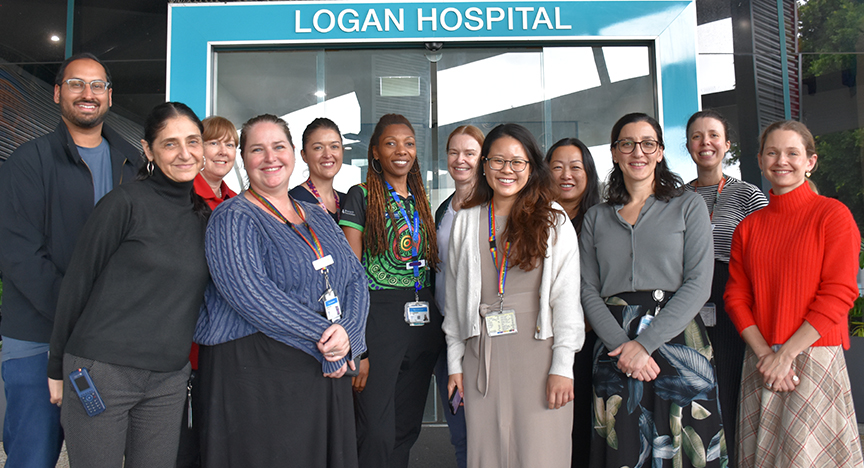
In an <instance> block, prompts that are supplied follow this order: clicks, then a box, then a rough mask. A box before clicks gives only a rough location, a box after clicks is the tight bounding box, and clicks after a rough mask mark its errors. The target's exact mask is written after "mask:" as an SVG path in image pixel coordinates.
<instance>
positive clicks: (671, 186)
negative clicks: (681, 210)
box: [606, 112, 684, 205]
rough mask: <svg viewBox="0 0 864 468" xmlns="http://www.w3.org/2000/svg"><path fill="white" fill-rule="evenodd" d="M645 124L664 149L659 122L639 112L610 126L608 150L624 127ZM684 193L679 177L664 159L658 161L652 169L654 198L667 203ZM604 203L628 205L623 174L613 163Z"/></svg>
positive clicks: (628, 197)
mask: <svg viewBox="0 0 864 468" xmlns="http://www.w3.org/2000/svg"><path fill="white" fill-rule="evenodd" d="M637 122H646V123H648V124H649V125H651V128H653V129H654V133H655V134H657V143H659V144H660V148H661V149H662V148H664V147H665V145H664V144H663V129H662V128H661V127H660V122H657V120H656V119H655V118H654V117H651V116H650V115H648V114H643V113H641V112H634V113H632V114H627V115H625V116H624V117H621V118H620V119H618V121H617V122H615V125H614V126H612V136H611V141H610V149H612V150H614V149H615V142H616V141H618V136H619V135H620V134H621V130H622V129H623V128H624V126H626V125H629V124H631V123H637ZM683 193H684V181H683V180H681V177H680V176H679V175H678V174H676V173H674V172H672V171H670V170H669V165H668V164H666V158H665V157H664V158H663V159H661V160H660V162H658V163H657V166H655V168H654V198H656V199H658V200H660V201H664V202H668V201H669V200H671V199H673V198H675V197H678V196H681V195H682V194H683ZM606 201H607V202H608V203H611V204H613V205H626V204H627V203H630V192H628V191H627V187H626V186H625V185H624V173H623V172H622V171H621V167H620V166H619V165H618V164H617V163H614V164H612V172H610V173H609V183H608V184H607V185H606Z"/></svg>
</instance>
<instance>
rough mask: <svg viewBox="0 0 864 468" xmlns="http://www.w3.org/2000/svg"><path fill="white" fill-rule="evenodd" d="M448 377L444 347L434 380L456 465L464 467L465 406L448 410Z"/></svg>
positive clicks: (466, 439) (466, 434) (465, 448)
mask: <svg viewBox="0 0 864 468" xmlns="http://www.w3.org/2000/svg"><path fill="white" fill-rule="evenodd" d="M448 379H449V375H448V374H447V348H446V347H445V348H444V349H443V350H442V351H441V354H440V355H439V356H438V363H437V364H435V380H437V381H438V394H439V395H441V406H443V407H444V417H445V418H447V427H449V428H450V443H451V444H453V448H454V449H456V465H458V466H459V468H465V467H466V466H467V465H468V430H467V429H466V428H465V408H459V411H457V412H456V414H455V415H454V414H453V413H451V412H450V403H449V401H448V398H449V395H448V394H447V380H448ZM457 391H458V390H457Z"/></svg>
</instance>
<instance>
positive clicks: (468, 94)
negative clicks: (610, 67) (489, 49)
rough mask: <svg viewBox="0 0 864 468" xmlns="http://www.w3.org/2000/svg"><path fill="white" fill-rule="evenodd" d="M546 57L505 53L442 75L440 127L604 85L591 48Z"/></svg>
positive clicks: (549, 52)
mask: <svg viewBox="0 0 864 468" xmlns="http://www.w3.org/2000/svg"><path fill="white" fill-rule="evenodd" d="M543 54H544V55H541V53H539V52H529V53H506V54H501V55H496V56H494V57H489V58H486V59H483V60H478V61H476V62H471V63H467V64H465V65H460V66H456V67H452V68H448V69H446V70H442V71H439V72H438V121H439V124H440V125H448V124H451V123H454V122H461V121H464V120H469V119H472V118H474V117H477V116H481V115H487V114H492V113H495V112H500V111H503V110H507V109H513V108H516V107H521V106H526V105H529V104H534V103H536V102H542V101H544V100H546V99H554V98H556V97H560V96H565V95H568V94H572V93H575V92H578V91H582V90H585V89H589V88H593V87H597V86H600V77H599V74H598V72H597V68H596V67H595V66H594V56H593V54H592V52H591V48H590V47H560V48H558V47H556V48H546V49H544V50H543ZM587 64H590V65H591V66H588V65H587ZM544 79H545V87H544ZM544 88H545V89H544Z"/></svg>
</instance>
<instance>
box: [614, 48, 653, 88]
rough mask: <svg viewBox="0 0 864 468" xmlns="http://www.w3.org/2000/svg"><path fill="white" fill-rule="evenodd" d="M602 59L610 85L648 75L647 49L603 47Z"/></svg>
mask: <svg viewBox="0 0 864 468" xmlns="http://www.w3.org/2000/svg"><path fill="white" fill-rule="evenodd" d="M603 58H604V60H605V61H606V70H607V71H608V72H609V80H610V81H611V82H612V83H616V82H618V81H624V80H629V79H631V78H638V77H640V76H646V75H648V73H649V65H648V48H647V47H604V48H603Z"/></svg>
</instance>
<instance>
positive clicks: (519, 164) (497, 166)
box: [486, 158, 528, 172]
mask: <svg viewBox="0 0 864 468" xmlns="http://www.w3.org/2000/svg"><path fill="white" fill-rule="evenodd" d="M486 161H487V162H488V163H489V169H492V170H493V171H500V170H503V169H504V166H506V165H507V164H508V163H509V164H510V169H512V170H513V172H522V171H524V170H525V168H527V167H528V161H526V160H524V159H511V160H509V161H508V160H506V159H501V158H492V159H489V158H486Z"/></svg>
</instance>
